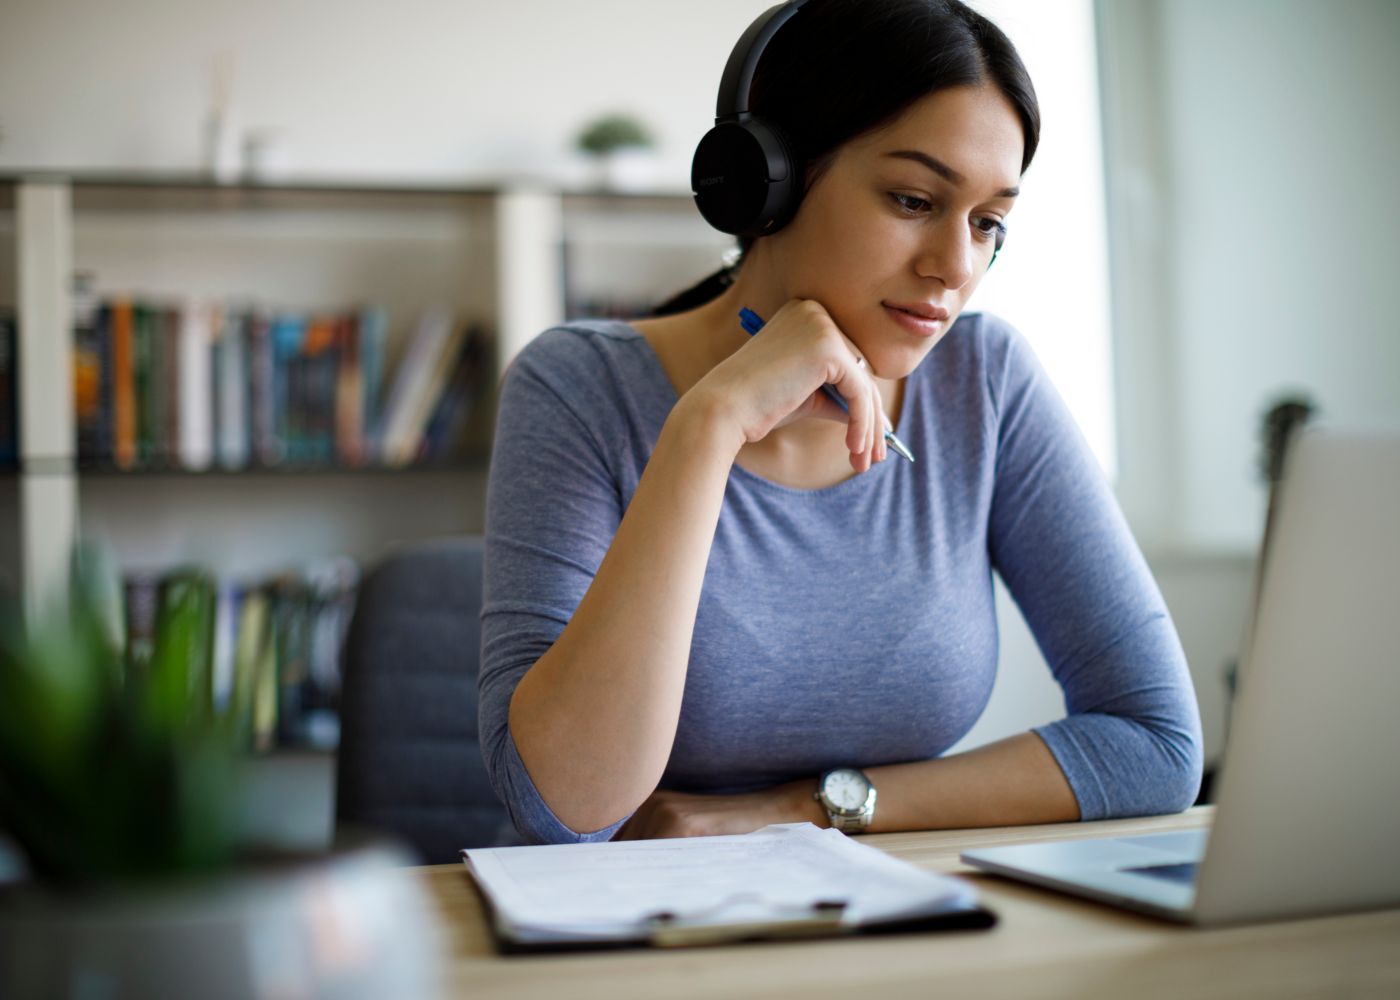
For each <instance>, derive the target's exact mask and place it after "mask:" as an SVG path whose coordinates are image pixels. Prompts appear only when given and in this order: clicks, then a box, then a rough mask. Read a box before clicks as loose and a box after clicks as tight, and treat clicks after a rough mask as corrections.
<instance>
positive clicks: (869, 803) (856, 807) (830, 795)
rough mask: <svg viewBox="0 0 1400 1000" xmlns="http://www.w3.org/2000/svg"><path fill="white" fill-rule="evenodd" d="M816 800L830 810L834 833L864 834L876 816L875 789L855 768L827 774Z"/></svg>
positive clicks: (846, 768) (832, 771)
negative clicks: (835, 831)
mask: <svg viewBox="0 0 1400 1000" xmlns="http://www.w3.org/2000/svg"><path fill="white" fill-rule="evenodd" d="M812 797H813V798H814V799H816V800H817V801H818V802H820V803H821V804H822V808H824V809H825V810H826V815H827V817H828V818H829V819H830V820H831V826H832V829H835V830H840V831H841V832H842V833H864V832H865V831H866V830H867V829H868V828H869V827H870V821H871V819H873V818H874V816H875V786H874V785H872V784H871V783H870V779H869V778H867V777H866V776H865V772H864V771H859V770H857V769H856V768H854V767H838V768H836V769H835V770H831V771H827V772H826V773H825V774H823V775H822V777H821V781H819V782H818V783H817V793H816V795H814V796H812Z"/></svg>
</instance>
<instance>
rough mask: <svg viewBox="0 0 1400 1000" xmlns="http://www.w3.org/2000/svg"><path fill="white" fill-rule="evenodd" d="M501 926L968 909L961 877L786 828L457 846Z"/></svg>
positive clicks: (858, 918)
mask: <svg viewBox="0 0 1400 1000" xmlns="http://www.w3.org/2000/svg"><path fill="white" fill-rule="evenodd" d="M462 853H463V855H464V860H465V861H466V863H467V865H468V866H469V867H470V868H471V869H472V871H473V873H474V874H475V876H476V878H477V881H478V882H479V883H480V885H481V887H482V889H483V891H485V892H486V894H487V895H488V896H489V897H490V898H491V900H492V902H493V904H494V906H495V908H496V911H497V916H498V919H501V920H503V921H504V922H505V923H506V924H507V925H509V926H512V927H514V928H516V929H518V930H521V931H526V932H529V931H535V932H558V933H562V934H574V935H588V936H594V935H596V936H599V937H621V936H627V935H629V934H635V933H638V932H641V931H643V930H644V929H645V928H646V927H647V926H648V921H649V920H650V919H651V918H654V917H656V916H657V915H658V914H661V913H667V914H672V915H674V916H675V917H676V918H678V919H680V920H684V921H686V922H687V923H691V924H708V923H713V924H727V923H734V922H742V921H763V920H782V919H785V918H788V919H790V918H792V917H793V916H796V915H799V914H804V913H810V912H812V910H813V907H814V906H815V904H817V903H820V902H827V903H837V902H839V903H842V904H844V906H845V909H844V911H843V913H842V917H841V922H842V923H843V924H846V925H850V926H858V925H861V924H867V923H874V922H880V921H885V920H896V919H903V918H909V917H918V916H929V915H934V914H938V913H943V912H948V911H952V910H958V909H965V908H967V907H970V906H973V905H975V903H976V898H975V894H974V892H973V890H972V887H971V886H970V885H969V884H968V883H966V882H963V881H960V880H958V879H955V878H950V877H948V876H944V875H937V874H934V873H932V872H927V871H924V870H923V869H920V868H917V867H915V866H914V865H911V864H908V863H907V862H904V861H899V860H897V859H895V858H892V857H890V856H889V855H888V854H885V853H883V852H882V851H879V850H876V849H875V848H873V847H868V846H866V845H864V844H860V843H857V842H856V841H854V840H852V839H850V838H849V837H846V836H845V835H844V834H841V833H839V832H837V831H836V830H821V829H818V828H817V827H816V826H814V825H812V824H811V823H787V824H781V825H775V826H769V827H765V828H764V829H762V830H758V831H755V832H754V833H749V834H744V835H740V836H728V837H689V838H681V839H671V840H640V841H615V842H609V843H603V844H560V845H546V846H540V847H500V848H483V849H479V850H469V851H463V852H462Z"/></svg>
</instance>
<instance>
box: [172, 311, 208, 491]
mask: <svg viewBox="0 0 1400 1000" xmlns="http://www.w3.org/2000/svg"><path fill="white" fill-rule="evenodd" d="M178 315H179V321H180V325H179V328H178V333H177V335H178V338H179V353H178V358H179V364H178V365H177V366H176V369H175V371H176V373H177V377H178V388H177V390H176V391H177V393H178V400H179V404H178V405H179V414H180V419H179V422H178V441H177V447H178V454H179V458H180V465H182V466H183V467H184V468H186V469H195V470H202V469H207V468H209V466H210V465H211V464H213V461H214V407H213V393H212V391H211V390H212V385H213V374H212V371H211V367H212V362H213V323H214V321H215V318H216V313H215V311H214V309H213V307H211V306H208V305H205V304H203V303H198V302H187V303H185V306H184V308H182V309H181V310H180V311H179V314H178Z"/></svg>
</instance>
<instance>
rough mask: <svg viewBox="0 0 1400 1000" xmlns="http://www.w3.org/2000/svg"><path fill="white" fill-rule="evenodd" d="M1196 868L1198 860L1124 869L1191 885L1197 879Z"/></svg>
mask: <svg viewBox="0 0 1400 1000" xmlns="http://www.w3.org/2000/svg"><path fill="white" fill-rule="evenodd" d="M1196 868H1197V864H1196V862H1194V861H1190V862H1187V863H1185V864H1176V865H1144V866H1143V867H1141V868H1124V869H1123V871H1127V872H1137V873H1138V874H1139V875H1147V876H1149V877H1151V878H1160V879H1163V880H1164V881H1167V882H1177V883H1180V884H1181V885H1191V884H1192V883H1194V882H1195V881H1196Z"/></svg>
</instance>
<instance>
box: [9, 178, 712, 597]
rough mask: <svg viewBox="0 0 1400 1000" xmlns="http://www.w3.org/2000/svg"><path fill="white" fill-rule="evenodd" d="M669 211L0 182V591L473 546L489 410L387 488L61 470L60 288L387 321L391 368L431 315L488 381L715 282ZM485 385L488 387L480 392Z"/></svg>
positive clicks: (574, 200)
mask: <svg viewBox="0 0 1400 1000" xmlns="http://www.w3.org/2000/svg"><path fill="white" fill-rule="evenodd" d="M728 245H729V244H728V243H727V241H726V240H725V239H724V238H723V237H721V236H720V235H719V234H716V233H713V232H711V231H709V230H708V229H707V228H706V227H705V226H704V224H703V222H701V220H700V219H699V217H698V215H697V214H696V212H695V210H694V207H693V205H692V203H691V202H690V199H689V197H688V196H686V195H610V194H590V193H580V192H566V191H560V190H557V189H550V188H545V187H529V186H484V187H471V188H466V187H464V188H451V187H440V186H439V187H423V186H414V185H398V186H393V185H378V184H374V185H370V184H365V185H355V184H344V183H306V184H297V185H279V186H254V185H232V186H224V185H217V184H214V183H212V182H209V181H207V180H205V179H201V178H197V177H187V176H179V175H57V174H55V175H41V174H36V175H29V176H13V177H8V178H0V306H9V307H11V308H13V309H14V310H15V313H16V316H17V321H18V329H19V359H18V360H19V365H18V375H17V377H18V386H17V388H18V394H19V398H20V416H19V426H20V442H19V445H20V447H19V451H20V461H19V466H18V468H17V469H16V470H15V471H13V472H11V473H8V474H4V473H0V573H4V574H5V575H6V577H7V578H8V579H9V580H11V581H13V582H14V584H15V585H16V586H17V587H18V589H19V590H20V591H21V593H22V594H23V595H24V598H25V601H26V605H27V606H28V607H29V608H30V609H31V611H32V610H33V609H34V608H35V602H36V601H37V600H38V599H39V595H41V594H45V593H50V592H53V591H54V590H55V588H56V587H57V584H58V582H59V581H61V580H62V579H64V577H65V574H66V567H67V559H68V552H69V551H70V550H71V545H72V543H73V542H74V540H75V539H76V538H78V537H79V536H80V535H81V536H82V537H94V538H97V539H100V540H101V541H102V542H103V543H104V544H105V545H107V546H108V547H109V548H110V549H111V551H112V552H113V553H114V555H115V556H116V558H117V561H118V564H119V565H120V566H121V567H123V568H124V569H126V568H135V569H140V568H145V567H151V566H161V565H170V564H173V563H178V562H181V561H185V562H198V563H201V564H203V565H206V566H208V567H210V568H211V569H214V570H215V571H217V572H219V573H235V574H237V573H258V572H265V571H268V570H272V569H275V568H277V567H279V566H283V565H285V564H287V563H288V562H289V561H295V560H297V559H301V558H311V557H315V556H322V555H328V554H331V553H334V554H344V555H349V556H351V557H353V558H355V559H357V560H359V561H361V562H362V563H363V562H368V561H371V560H373V559H374V558H376V557H377V556H379V555H380V554H382V553H383V552H384V551H386V550H387V549H388V548H390V547H391V546H393V545H394V544H396V543H399V542H407V541H413V540H418V539H422V538H426V537H434V536H440V535H448V534H454V533H463V532H471V531H479V530H480V529H481V525H482V518H483V505H484V493H485V479H486V467H487V463H488V459H489V456H488V448H489V440H490V438H489V434H490V426H489V417H490V412H489V411H490V409H491V407H490V406H489V404H488V405H480V406H478V410H480V411H481V413H480V417H481V419H480V420H479V421H474V425H473V428H472V431H471V437H472V441H473V444H474V447H473V448H472V449H471V451H470V454H469V455H468V456H467V457H466V458H463V459H457V460H455V461H453V462H451V463H448V464H439V465H433V466H430V467H424V468H417V467H409V468H402V469H383V468H363V469H337V468H313V469H296V468H290V469H249V470H240V471H224V470H217V469H214V470H209V471H201V472H193V471H183V470H178V469H169V470H157V471H129V472H116V471H111V470H97V469H88V468H83V467H80V466H79V463H78V461H77V459H78V456H77V452H76V447H75V430H74V416H73V395H72V377H71V371H72V364H73V355H72V337H71V333H70V331H71V329H72V326H73V311H72V310H73V303H72V278H73V275H74V274H75V273H85V274H87V275H90V276H91V280H92V282H93V292H94V293H95V295H97V296H98V297H103V296H116V295H133V294H137V295H143V296H150V297H154V298H160V299H182V300H188V299H190V298H209V299H215V300H236V299H240V298H242V299H250V298H251V299H256V300H257V301H259V302H263V303H267V304H270V305H273V306H276V307H285V308H289V309H305V310H329V309H337V308H344V307H346V306H347V305H350V304H354V303H363V302H374V303H376V304H379V305H382V306H383V307H384V308H385V309H386V310H387V312H388V313H389V315H390V316H391V317H393V320H392V322H391V328H390V331H389V338H388V346H387V355H388V357H387V363H388V366H389V367H390V368H392V367H393V366H394V365H396V364H397V362H398V361H399V360H400V359H401V355H402V353H403V351H404V348H405V345H406V343H407V342H408V340H409V339H410V334H411V332H412V324H413V319H414V317H415V315H416V314H417V313H418V311H419V310H420V309H421V308H423V307H424V306H425V305H427V304H429V303H443V304H445V305H447V306H448V307H450V308H451V309H452V310H453V312H454V313H455V314H457V315H459V316H463V317H468V318H470V319H472V320H475V321H478V322H480V323H481V324H482V325H483V326H484V327H485V328H486V329H488V330H489V331H491V334H492V337H493V357H494V362H493V364H494V372H493V374H494V375H495V376H497V377H498V376H499V374H500V372H501V371H502V370H503V369H504V366H505V365H507V364H508V363H509V361H510V359H511V358H512V357H513V356H514V354H515V352H516V351H518V350H519V348H520V347H521V346H523V345H524V344H525V343H526V342H528V340H529V339H530V338H532V337H533V336H535V335H536V334H537V333H539V332H540V331H541V330H543V329H545V328H547V327H548V326H550V325H551V324H553V323H556V322H558V321H560V320H561V319H562V318H564V317H565V316H566V315H573V316H577V315H587V314H596V313H599V312H600V311H601V312H609V311H613V312H624V313H625V312H628V311H633V310H634V309H636V308H641V307H644V306H645V305H646V304H649V303H652V302H655V301H657V300H658V299H659V298H660V297H663V296H664V295H666V294H668V293H670V292H672V291H674V290H676V289H678V288H680V287H682V286H683V285H685V284H687V283H689V282H690V281H693V280H695V279H697V278H698V277H699V276H701V274H703V273H704V272H705V271H706V270H707V269H713V268H714V267H715V266H716V265H717V262H718V260H719V258H720V256H721V254H722V252H723V251H724V250H725V249H726V248H727V247H728ZM494 381H495V380H494V379H493V380H492V382H493V384H494Z"/></svg>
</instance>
